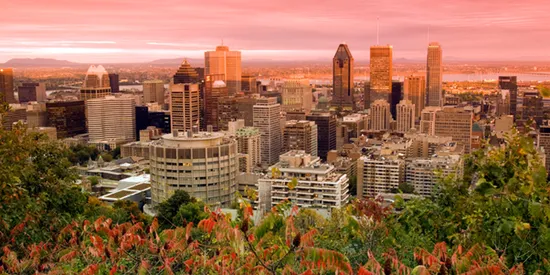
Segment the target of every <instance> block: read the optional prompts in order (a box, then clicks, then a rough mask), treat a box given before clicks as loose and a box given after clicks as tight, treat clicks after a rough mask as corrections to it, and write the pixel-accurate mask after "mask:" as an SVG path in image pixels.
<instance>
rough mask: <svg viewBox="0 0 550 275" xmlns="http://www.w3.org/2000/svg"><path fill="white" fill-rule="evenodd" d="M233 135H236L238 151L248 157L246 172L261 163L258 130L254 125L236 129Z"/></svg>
mask: <svg viewBox="0 0 550 275" xmlns="http://www.w3.org/2000/svg"><path fill="white" fill-rule="evenodd" d="M235 136H236V137H237V145H238V146H237V147H238V152H239V153H241V154H246V155H247V158H248V161H247V166H248V167H247V169H246V170H248V172H250V171H253V170H254V168H255V167H257V166H258V165H261V163H262V162H261V159H262V156H261V148H260V143H261V142H260V139H261V134H260V130H258V129H257V128H254V127H244V128H241V129H238V130H237V132H236V134H235Z"/></svg>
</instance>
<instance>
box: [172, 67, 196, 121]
mask: <svg viewBox="0 0 550 275" xmlns="http://www.w3.org/2000/svg"><path fill="white" fill-rule="evenodd" d="M199 81H200V80H199V75H198V74H197V71H196V70H195V69H193V68H192V67H191V64H189V62H187V60H184V61H183V63H182V64H181V66H180V67H179V69H178V71H177V72H176V74H175V75H174V78H173V79H172V81H171V82H170V120H171V129H172V131H174V130H178V131H189V130H193V126H199V124H200V84H199V83H198V82H199Z"/></svg>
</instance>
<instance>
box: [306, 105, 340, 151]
mask: <svg viewBox="0 0 550 275" xmlns="http://www.w3.org/2000/svg"><path fill="white" fill-rule="evenodd" d="M306 119H307V120H309V121H313V122H315V124H316V125H317V154H318V155H319V157H321V158H322V159H323V160H326V159H327V154H328V152H329V151H330V150H334V149H336V124H337V122H336V118H334V117H333V116H331V115H330V114H329V113H312V114H311V115H308V116H306Z"/></svg>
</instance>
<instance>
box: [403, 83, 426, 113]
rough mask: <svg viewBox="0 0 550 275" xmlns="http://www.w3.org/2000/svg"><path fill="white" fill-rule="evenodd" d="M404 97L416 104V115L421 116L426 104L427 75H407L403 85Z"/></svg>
mask: <svg viewBox="0 0 550 275" xmlns="http://www.w3.org/2000/svg"><path fill="white" fill-rule="evenodd" d="M403 92H404V96H403V98H404V99H408V100H410V101H411V102H412V104H414V106H415V111H414V114H415V115H416V117H417V118H418V117H420V114H421V113H422V110H424V106H425V104H426V77H425V76H415V75H410V76H407V77H405V83H404V85H403Z"/></svg>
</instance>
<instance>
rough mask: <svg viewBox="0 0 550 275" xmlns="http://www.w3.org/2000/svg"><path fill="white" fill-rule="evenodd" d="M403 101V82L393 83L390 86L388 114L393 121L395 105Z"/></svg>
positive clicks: (395, 115) (395, 113) (395, 116)
mask: <svg viewBox="0 0 550 275" xmlns="http://www.w3.org/2000/svg"><path fill="white" fill-rule="evenodd" d="M401 99H403V82H400V81H393V82H392V84H391V102H390V113H391V116H392V117H393V119H397V104H399V102H400V101H401Z"/></svg>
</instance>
